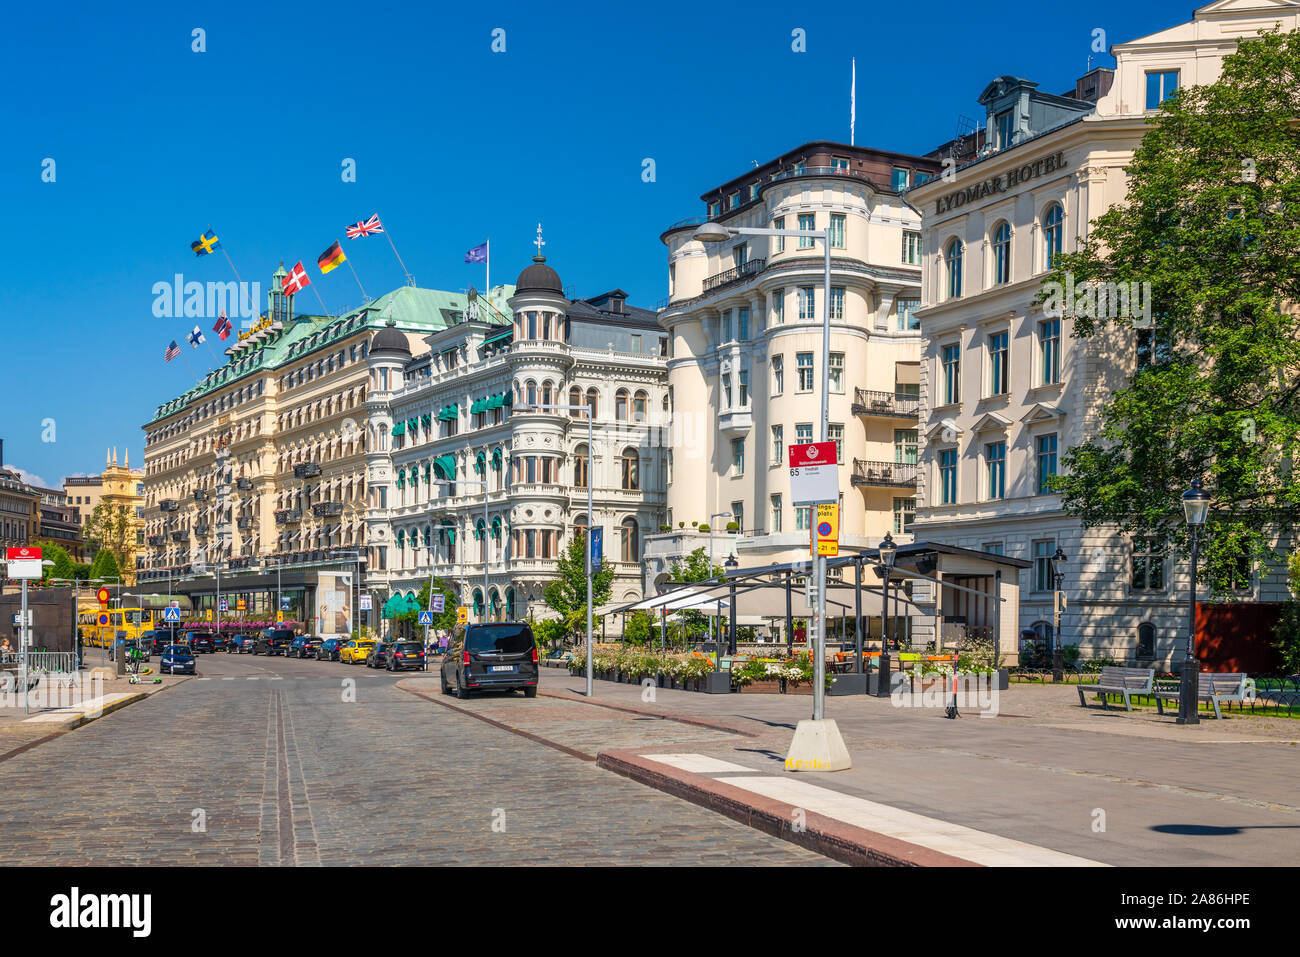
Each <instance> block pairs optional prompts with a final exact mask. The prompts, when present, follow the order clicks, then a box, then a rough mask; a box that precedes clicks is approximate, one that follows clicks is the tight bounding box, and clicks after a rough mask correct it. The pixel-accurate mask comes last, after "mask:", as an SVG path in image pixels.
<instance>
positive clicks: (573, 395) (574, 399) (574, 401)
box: [569, 385, 582, 419]
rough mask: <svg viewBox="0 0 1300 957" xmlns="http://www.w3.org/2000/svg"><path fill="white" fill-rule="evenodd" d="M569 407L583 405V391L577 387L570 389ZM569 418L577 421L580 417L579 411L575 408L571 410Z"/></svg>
mask: <svg viewBox="0 0 1300 957" xmlns="http://www.w3.org/2000/svg"><path fill="white" fill-rule="evenodd" d="M569 405H570V406H576V405H582V390H581V389H579V388H578V387H577V386H576V385H575V386H572V387H570V389H569ZM569 417H570V418H573V419H576V418H577V417H578V410H577V409H575V408H570V409H569Z"/></svg>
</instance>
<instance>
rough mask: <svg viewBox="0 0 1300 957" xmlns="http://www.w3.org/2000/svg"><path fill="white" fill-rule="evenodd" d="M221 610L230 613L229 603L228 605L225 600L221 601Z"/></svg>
mask: <svg viewBox="0 0 1300 957" xmlns="http://www.w3.org/2000/svg"><path fill="white" fill-rule="evenodd" d="M221 610H222V611H230V605H229V603H228V602H227V601H226V600H225V599H224V598H223V599H221Z"/></svg>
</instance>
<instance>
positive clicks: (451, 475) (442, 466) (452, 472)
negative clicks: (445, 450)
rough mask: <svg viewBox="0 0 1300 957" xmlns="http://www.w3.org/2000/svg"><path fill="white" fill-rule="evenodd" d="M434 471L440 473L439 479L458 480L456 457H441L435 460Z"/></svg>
mask: <svg viewBox="0 0 1300 957" xmlns="http://www.w3.org/2000/svg"><path fill="white" fill-rule="evenodd" d="M433 468H434V471H436V472H437V473H438V477H439V478H445V479H455V478H456V456H454V455H439V456H438V457H437V458H436V459H434V460H433Z"/></svg>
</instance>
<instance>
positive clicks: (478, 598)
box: [474, 588, 483, 619]
mask: <svg viewBox="0 0 1300 957" xmlns="http://www.w3.org/2000/svg"><path fill="white" fill-rule="evenodd" d="M474 617H475V618H479V619H482V618H483V589H481V588H475V589H474Z"/></svg>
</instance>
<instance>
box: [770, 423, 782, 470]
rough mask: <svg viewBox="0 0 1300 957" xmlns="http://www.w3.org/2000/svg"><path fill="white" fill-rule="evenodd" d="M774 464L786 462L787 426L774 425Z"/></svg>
mask: <svg viewBox="0 0 1300 957" xmlns="http://www.w3.org/2000/svg"><path fill="white" fill-rule="evenodd" d="M772 464H773V465H783V464H785V426H783V425H774V426H772Z"/></svg>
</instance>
